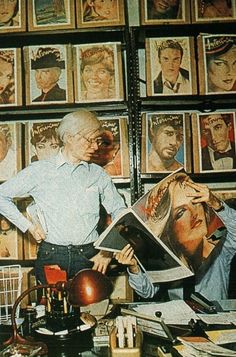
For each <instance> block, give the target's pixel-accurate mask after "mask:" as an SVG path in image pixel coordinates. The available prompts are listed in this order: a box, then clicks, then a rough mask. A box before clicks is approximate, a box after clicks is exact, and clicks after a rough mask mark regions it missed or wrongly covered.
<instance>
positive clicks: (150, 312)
mask: <svg viewBox="0 0 236 357" xmlns="http://www.w3.org/2000/svg"><path fill="white" fill-rule="evenodd" d="M133 309H134V310H135V311H137V312H138V313H140V314H142V315H147V316H151V317H156V316H157V312H158V313H161V314H159V316H160V317H161V319H162V320H163V322H164V323H165V324H166V325H188V323H189V321H190V320H191V319H194V320H199V317H198V315H197V314H196V313H195V312H194V311H193V310H192V309H191V308H190V307H189V305H188V304H186V302H185V301H184V300H172V301H168V302H164V303H153V304H140V305H137V306H136V307H133Z"/></svg>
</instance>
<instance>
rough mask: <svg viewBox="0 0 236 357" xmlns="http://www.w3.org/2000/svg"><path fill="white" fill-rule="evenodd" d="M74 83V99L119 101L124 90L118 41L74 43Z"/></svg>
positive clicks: (84, 101) (82, 100) (86, 101)
mask: <svg viewBox="0 0 236 357" xmlns="http://www.w3.org/2000/svg"><path fill="white" fill-rule="evenodd" d="M94 78H98V80H94ZM74 85H75V102H78V103H89V102H110V101H122V100H123V99H124V89H123V70H122V55H121V43H119V42H108V43H94V44H89V45H87V44H86V45H84V44H81V45H75V46H74Z"/></svg>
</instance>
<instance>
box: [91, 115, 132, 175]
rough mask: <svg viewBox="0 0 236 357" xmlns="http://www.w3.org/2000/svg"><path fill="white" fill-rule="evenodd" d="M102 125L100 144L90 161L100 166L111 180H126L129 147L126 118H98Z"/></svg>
mask: <svg viewBox="0 0 236 357" xmlns="http://www.w3.org/2000/svg"><path fill="white" fill-rule="evenodd" d="M98 118H99V120H100V121H101V125H102V130H103V132H102V135H101V139H102V144H101V146H99V148H98V150H97V151H96V152H95V153H94V155H93V156H92V158H91V161H92V162H94V163H96V164H98V165H99V166H102V167H103V169H104V170H105V171H106V172H107V173H108V175H110V176H111V177H112V178H128V177H129V176H130V169H129V147H128V117H127V116H111V117H105V116H104V117H98Z"/></svg>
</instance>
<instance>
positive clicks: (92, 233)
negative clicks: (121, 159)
mask: <svg viewBox="0 0 236 357" xmlns="http://www.w3.org/2000/svg"><path fill="white" fill-rule="evenodd" d="M58 134H59V137H60V139H61V140H62V142H63V147H62V148H61V150H60V151H59V153H58V154H57V155H56V156H54V157H50V158H48V159H45V160H39V161H36V162H33V163H31V164H30V165H29V166H28V167H26V168H25V169H23V170H22V171H20V172H19V173H18V174H17V175H16V176H15V177H13V178H11V179H10V180H8V181H6V182H5V183H3V184H2V185H1V186H0V213H1V214H2V215H4V216H5V217H6V218H7V219H8V220H9V221H11V222H12V223H14V224H15V225H16V226H17V227H18V228H19V229H20V230H21V231H22V232H26V231H27V230H28V231H29V232H30V233H31V234H32V235H33V237H34V238H35V240H36V241H37V242H38V243H39V249H38V255H37V260H36V263H35V274H36V278H37V280H38V281H39V282H41V283H45V274H44V266H45V265H58V266H59V267H60V268H61V269H63V270H66V272H67V277H68V278H71V277H73V276H74V274H76V273H77V272H78V271H79V270H81V269H84V268H93V269H96V270H98V271H100V272H102V273H105V272H106V268H107V266H108V264H109V263H110V261H111V255H110V253H107V252H102V251H99V252H98V251H97V250H96V249H95V248H94V245H93V243H94V242H95V241H96V239H97V238H98V232H97V225H98V221H99V212H100V204H101V205H102V206H104V207H105V209H106V211H107V213H108V214H110V215H111V216H112V218H114V217H116V216H117V215H118V214H119V213H120V212H121V211H122V210H123V209H124V208H125V204H124V202H123V199H122V198H121V196H120V195H119V194H118V192H117V190H116V188H115V186H114V184H113V183H112V180H111V178H110V176H109V175H107V174H106V173H105V171H104V170H103V169H102V168H101V167H100V166H98V165H96V164H93V163H89V161H90V158H91V156H92V155H93V154H94V152H95V151H96V150H97V149H98V146H99V144H100V142H101V124H100V122H99V120H98V119H97V117H96V115H95V114H94V113H92V112H89V111H87V110H79V111H77V112H74V113H70V114H67V115H65V117H64V118H63V119H62V121H61V122H60V125H59V127H58ZM26 195H28V196H31V197H32V198H33V199H34V201H35V211H36V212H37V213H38V217H39V221H40V224H39V223H37V222H36V220H33V222H34V223H32V222H31V221H30V220H29V219H27V218H26V217H25V216H24V215H23V214H22V213H21V212H20V211H19V210H18V209H17V207H16V206H15V204H14V202H13V199H14V197H20V196H26Z"/></svg>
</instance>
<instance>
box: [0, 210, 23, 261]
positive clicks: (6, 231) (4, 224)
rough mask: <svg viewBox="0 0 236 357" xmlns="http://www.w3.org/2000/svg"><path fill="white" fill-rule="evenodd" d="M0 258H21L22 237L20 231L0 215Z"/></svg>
mask: <svg viewBox="0 0 236 357" xmlns="http://www.w3.org/2000/svg"><path fill="white" fill-rule="evenodd" d="M0 259H1V260H19V259H23V237H22V234H21V232H20V231H19V230H18V229H17V228H16V226H15V225H13V224H12V223H11V222H10V221H8V220H7V219H6V218H5V217H4V216H2V215H0Z"/></svg>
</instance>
